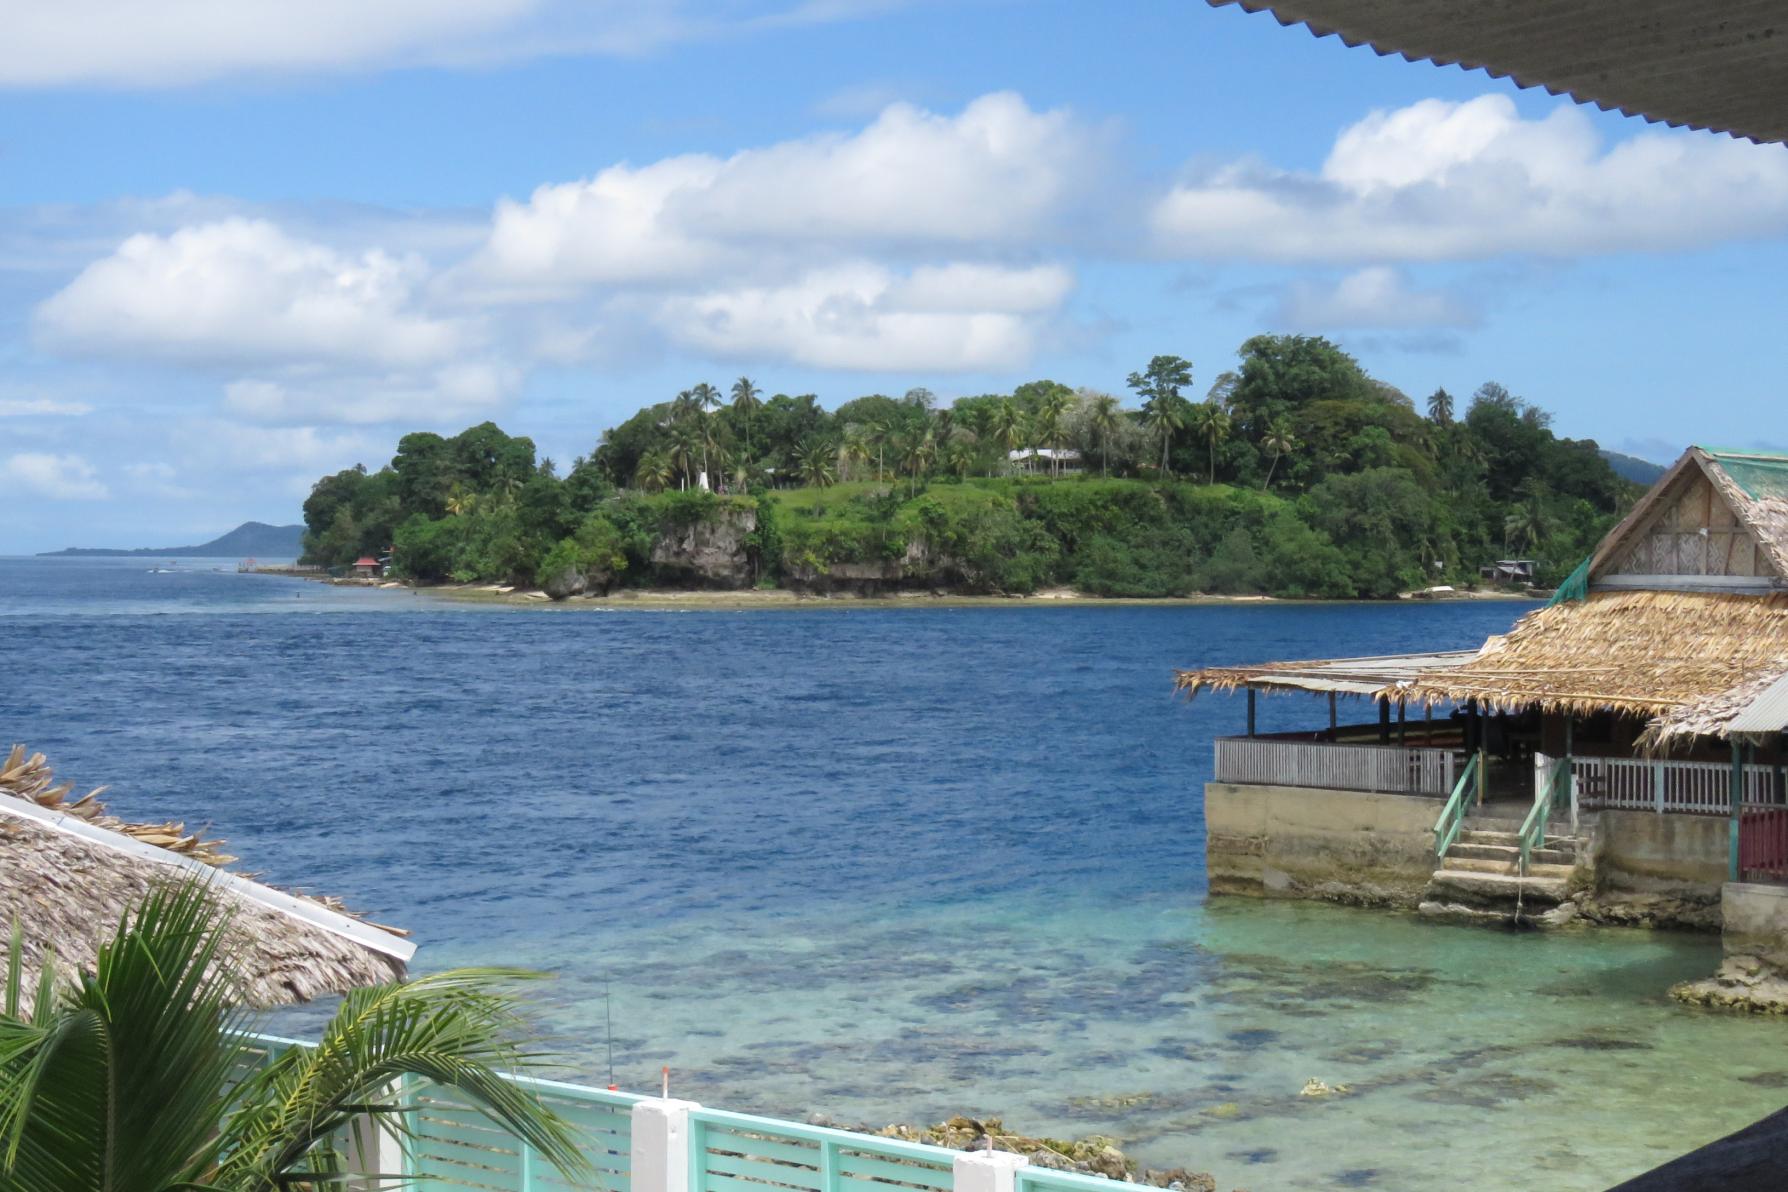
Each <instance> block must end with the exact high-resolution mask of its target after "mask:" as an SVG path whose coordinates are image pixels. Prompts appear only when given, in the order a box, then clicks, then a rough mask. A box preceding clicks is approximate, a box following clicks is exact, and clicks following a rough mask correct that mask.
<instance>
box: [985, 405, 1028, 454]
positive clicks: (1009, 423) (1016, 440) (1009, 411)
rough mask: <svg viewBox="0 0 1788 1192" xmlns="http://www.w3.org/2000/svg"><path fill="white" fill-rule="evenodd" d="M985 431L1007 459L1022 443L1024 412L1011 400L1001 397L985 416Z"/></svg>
mask: <svg viewBox="0 0 1788 1192" xmlns="http://www.w3.org/2000/svg"><path fill="white" fill-rule="evenodd" d="M987 429H988V431H989V432H990V433H991V434H992V435H993V441H994V442H995V443H996V444H998V445H999V446H1000V447H1001V448H1003V449H1004V450H1005V452H1006V456H1007V458H1011V455H1012V452H1014V451H1016V450H1018V445H1019V444H1020V443H1022V442H1024V437H1025V435H1024V429H1025V428H1024V411H1022V410H1020V409H1019V408H1018V403H1017V402H1015V401H1013V400H1012V399H1011V398H1009V397H1002V398H1000V400H999V402H998V404H996V405H995V406H994V407H993V411H992V412H991V413H990V414H988V416H987Z"/></svg>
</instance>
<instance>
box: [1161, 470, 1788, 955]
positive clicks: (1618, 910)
mask: <svg viewBox="0 0 1788 1192" xmlns="http://www.w3.org/2000/svg"><path fill="white" fill-rule="evenodd" d="M1177 686H1178V688H1179V690H1181V691H1183V692H1185V693H1187V694H1195V693H1197V692H1199V691H1205V690H1215V691H1238V690H1239V691H1246V692H1247V695H1248V731H1247V733H1246V735H1244V736H1238V737H1229V738H1220V739H1219V740H1218V741H1217V743H1216V768H1215V774H1214V777H1215V781H1214V782H1213V783H1212V784H1211V786H1210V787H1209V788H1208V790H1207V804H1206V815H1207V827H1208V834H1207V835H1208V840H1209V846H1208V847H1209V850H1210V853H1211V861H1212V864H1211V871H1212V884H1213V888H1214V889H1217V890H1219V891H1222V890H1225V889H1232V890H1237V891H1243V892H1254V893H1263V892H1280V893H1288V892H1289V893H1300V892H1302V893H1314V894H1317V895H1323V894H1325V893H1326V894H1327V896H1331V897H1343V898H1354V899H1355V900H1369V901H1391V902H1401V903H1408V902H1412V901H1413V902H1416V903H1426V904H1428V905H1430V907H1439V906H1457V907H1466V908H1469V909H1473V910H1478V911H1490V912H1494V913H1501V912H1502V911H1504V910H1506V909H1507V908H1508V907H1509V906H1510V905H1516V906H1521V907H1523V908H1535V907H1538V908H1542V909H1543V908H1545V907H1548V906H1558V905H1562V904H1566V903H1569V904H1570V908H1569V909H1568V910H1567V911H1566V912H1565V913H1566V914H1570V913H1575V912H1576V911H1579V910H1582V909H1583V908H1584V907H1586V906H1587V907H1589V908H1592V909H1599V910H1600V911H1601V912H1603V913H1605V914H1606V915H1608V916H1609V917H1614V918H1622V917H1626V918H1631V917H1639V918H1652V919H1663V920H1666V921H1675V922H1682V923H1688V924H1693V925H1701V926H1712V925H1716V924H1717V923H1718V922H1719V921H1720V919H1721V917H1722V913H1723V912H1722V910H1721V905H1722V899H1723V897H1727V896H1729V895H1730V893H1731V892H1730V890H1729V889H1727V887H1728V886H1729V885H1730V884H1732V883H1739V882H1741V881H1742V882H1745V883H1750V884H1756V883H1764V884H1769V885H1773V886H1776V887H1778V888H1779V889H1780V890H1781V891H1782V893H1783V894H1785V895H1788V784H1785V783H1784V772H1783V771H1784V763H1785V762H1788V751H1785V750H1784V748H1783V743H1784V732H1785V731H1788V456H1782V455H1773V454H1765V453H1759V452H1745V451H1721V450H1714V449H1709V448H1699V447H1697V448H1691V449H1690V450H1689V451H1688V452H1686V453H1685V454H1684V455H1683V456H1682V457H1681V458H1680V459H1679V460H1677V462H1676V463H1675V464H1674V465H1673V466H1672V467H1671V468H1670V469H1669V470H1668V471H1667V472H1666V473H1665V475H1664V476H1663V477H1662V478H1660V479H1659V480H1658V482H1657V483H1656V484H1655V485H1654V486H1653V487H1652V488H1651V489H1650V491H1648V492H1647V493H1646V494H1645V496H1644V497H1643V498H1642V499H1641V500H1640V501H1639V502H1638V504H1637V505H1636V506H1635V507H1634V509H1633V511H1632V512H1631V513H1630V514H1629V515H1628V516H1627V517H1626V518H1625V519H1624V520H1623V521H1622V522H1621V523H1620V524H1619V525H1618V526H1616V527H1615V528H1614V529H1613V530H1612V531H1610V532H1609V534H1608V535H1607V536H1606V537H1605V538H1604V539H1603V541H1602V542H1601V543H1600V544H1599V545H1598V547H1597V548H1596V550H1595V552H1594V554H1593V555H1592V556H1591V557H1590V558H1589V559H1588V560H1586V561H1585V562H1584V564H1583V566H1582V567H1580V568H1578V570H1577V571H1576V572H1575V573H1574V574H1573V575H1572V576H1571V577H1570V579H1569V580H1567V581H1566V583H1565V584H1564V585H1563V586H1562V587H1561V588H1560V589H1559V591H1558V593H1557V594H1556V595H1555V596H1554V598H1553V600H1552V602H1551V603H1550V604H1549V605H1547V606H1546V607H1544V608H1541V609H1539V610H1536V611H1535V612H1533V613H1530V614H1529V615H1527V616H1525V617H1523V618H1522V619H1521V620H1520V621H1519V622H1518V623H1517V624H1516V625H1515V627H1514V628H1513V629H1512V630H1511V631H1510V632H1509V633H1507V634H1504V635H1500V636H1497V637H1492V638H1491V639H1490V640H1488V641H1486V642H1485V643H1484V644H1483V646H1482V647H1480V648H1479V649H1477V650H1469V651H1463V652H1452V653H1434V654H1415V655H1404V656H1398V657H1389V658H1386V657H1375V658H1330V659H1317V660H1310V661H1296V662H1287V661H1276V662H1265V663H1261V664H1258V665H1249V666H1220V667H1206V668H1202V669H1197V670H1186V671H1181V672H1179V674H1178V676H1177ZM1260 692H1315V693H1320V694H1325V695H1326V696H1327V697H1328V702H1329V715H1328V724H1327V726H1326V727H1323V728H1317V729H1314V730H1311V731H1306V732H1294V733H1278V734H1271V735H1263V734H1261V733H1259V732H1257V731H1256V724H1257V721H1256V709H1255V696H1256V694H1257V693H1260ZM1348 696H1354V697H1364V698H1367V699H1370V700H1372V701H1373V702H1374V703H1375V704H1376V708H1377V713H1378V715H1377V718H1376V723H1366V724H1359V725H1352V726H1347V725H1342V724H1341V723H1339V721H1338V718H1337V715H1336V703H1337V699H1338V698H1345V697H1348ZM1417 718H1419V721H1418V719H1417ZM1331 796H1332V797H1331ZM1268 808H1270V809H1271V810H1270V812H1268V811H1266V810H1263V809H1268ZM1269 819H1270V820H1271V823H1269V822H1267V821H1268V820H1269ZM1306 854H1308V855H1306ZM1350 869H1352V870H1353V871H1355V872H1354V874H1353V875H1352V876H1351V877H1350V876H1349V872H1348V871H1349V870H1350ZM1360 873H1364V874H1365V875H1366V876H1364V877H1363V878H1362V877H1360V876H1359V874H1360ZM1362 891H1369V892H1371V893H1370V895H1367V894H1363V893H1362ZM1772 896H1774V895H1773V893H1772ZM1635 906H1640V907H1649V908H1650V909H1649V910H1635V909H1634V907H1635ZM1782 911H1783V924H1784V934H1785V935H1788V898H1783V900H1782Z"/></svg>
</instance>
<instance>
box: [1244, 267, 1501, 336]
mask: <svg viewBox="0 0 1788 1192" xmlns="http://www.w3.org/2000/svg"><path fill="white" fill-rule="evenodd" d="M1275 321H1276V322H1277V323H1279V324H1280V325H1281V326H1286V327H1295V328H1299V329H1303V330H1313V331H1332V330H1339V329H1349V328H1361V327H1377V328H1388V327H1470V326H1473V325H1475V324H1476V323H1477V321H1478V316H1477V312H1476V311H1474V310H1473V309H1472V308H1471V307H1470V306H1468V305H1467V304H1466V303H1464V302H1462V301H1461V300H1460V299H1458V298H1457V297H1455V296H1453V295H1452V294H1449V293H1447V292H1446V291H1444V290H1424V289H1417V288H1415V287H1413V286H1411V285H1410V283H1409V279H1408V278H1407V277H1405V276H1404V275H1403V273H1402V272H1401V271H1400V270H1397V269H1393V268H1391V267H1389V266H1386V265H1372V266H1368V267H1367V268H1364V269H1359V270H1356V271H1354V272H1352V273H1349V274H1347V275H1346V276H1345V277H1342V278H1341V279H1339V280H1338V281H1335V282H1333V283H1322V282H1316V281H1310V280H1300V281H1295V282H1293V283H1292V284H1291V285H1290V286H1289V287H1287V289H1286V291H1285V294H1284V295H1283V297H1282V299H1281V301H1280V304H1279V310H1278V314H1277V318H1276V319H1275Z"/></svg>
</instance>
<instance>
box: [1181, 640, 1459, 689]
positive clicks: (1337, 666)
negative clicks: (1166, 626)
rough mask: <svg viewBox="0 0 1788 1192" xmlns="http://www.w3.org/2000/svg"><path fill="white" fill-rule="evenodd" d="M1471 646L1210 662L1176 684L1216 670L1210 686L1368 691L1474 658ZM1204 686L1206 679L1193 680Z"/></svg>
mask: <svg viewBox="0 0 1788 1192" xmlns="http://www.w3.org/2000/svg"><path fill="white" fill-rule="evenodd" d="M1477 655H1478V651H1476V650H1454V651H1450V652H1448V653H1444V654H1384V655H1376V656H1373V657H1368V658H1317V659H1312V660H1310V661H1308V662H1269V663H1263V664H1261V665H1259V666H1233V667H1228V666H1226V667H1213V668H1210V669H1207V670H1204V671H1185V672H1182V674H1181V678H1180V684H1179V685H1180V686H1181V687H1186V686H1189V685H1190V684H1189V683H1188V682H1187V677H1188V676H1192V675H1210V676H1216V675H1219V674H1220V675H1222V676H1223V678H1222V679H1221V680H1219V681H1218V682H1217V683H1215V684H1209V685H1213V686H1222V687H1249V688H1253V689H1254V690H1256V691H1319V692H1320V691H1332V692H1335V693H1336V694H1338V695H1373V694H1375V693H1377V692H1379V691H1382V690H1383V689H1384V688H1386V687H1393V686H1396V685H1399V684H1403V683H1411V682H1414V681H1415V680H1416V679H1417V678H1419V677H1421V676H1422V675H1424V674H1427V673H1428V672H1429V671H1434V670H1439V669H1442V668H1444V667H1449V666H1458V665H1459V664H1461V663H1463V662H1467V661H1469V660H1471V659H1473V658H1476V657H1477ZM1199 685H1206V684H1203V683H1201V684H1199Z"/></svg>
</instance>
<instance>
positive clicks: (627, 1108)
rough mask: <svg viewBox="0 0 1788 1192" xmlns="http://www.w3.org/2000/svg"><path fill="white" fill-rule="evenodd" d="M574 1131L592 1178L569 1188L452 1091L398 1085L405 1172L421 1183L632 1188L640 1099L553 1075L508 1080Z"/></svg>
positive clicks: (557, 1189)
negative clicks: (404, 1115) (405, 1125)
mask: <svg viewBox="0 0 1788 1192" xmlns="http://www.w3.org/2000/svg"><path fill="white" fill-rule="evenodd" d="M512 1079H513V1080H514V1081H515V1083H516V1084H518V1085H521V1086H522V1087H523V1088H526V1089H529V1090H530V1091H532V1092H533V1093H534V1094H535V1095H536V1096H538V1097H539V1098H540V1099H541V1100H542V1101H543V1102H545V1103H546V1105H547V1107H548V1108H550V1109H552V1110H553V1111H554V1112H555V1113H557V1114H558V1115H559V1116H560V1117H562V1118H564V1119H565V1120H566V1121H568V1122H570V1123H571V1125H572V1128H573V1129H575V1130H576V1131H577V1132H578V1137H579V1141H580V1143H581V1144H582V1150H583V1153H584V1157H585V1158H586V1159H588V1160H589V1161H590V1165H591V1166H592V1167H594V1168H595V1169H596V1175H597V1180H598V1181H599V1182H598V1183H595V1184H579V1185H575V1186H574V1185H571V1184H568V1183H566V1182H565V1181H564V1180H563V1179H561V1178H560V1177H559V1173H558V1172H557V1171H555V1170H553V1168H552V1166H551V1165H550V1164H547V1163H544V1162H542V1161H540V1159H539V1158H538V1157H537V1156H536V1155H534V1154H533V1153H532V1152H531V1151H530V1149H529V1148H528V1147H527V1146H525V1145H524V1144H522V1143H521V1142H519V1141H517V1140H516V1139H515V1138H514V1137H513V1136H511V1135H510V1134H509V1133H508V1132H507V1131H505V1130H504V1129H503V1128H502V1127H500V1126H498V1125H497V1124H496V1123H495V1122H493V1121H491V1120H490V1119H489V1118H487V1117H485V1116H484V1115H483V1114H482V1113H480V1112H479V1111H478V1110H476V1109H474V1108H472V1106H471V1105H470V1104H469V1103H468V1102H467V1101H466V1100H464V1099H463V1098H462V1097H460V1096H459V1095H458V1094H457V1093H455V1092H454V1090H452V1089H444V1088H441V1087H439V1086H437V1085H433V1084H429V1083H427V1082H426V1081H414V1082H406V1083H405V1085H404V1087H403V1088H402V1089H401V1090H400V1094H399V1095H400V1097H401V1098H402V1102H403V1103H404V1104H405V1105H409V1106H411V1107H412V1109H411V1111H410V1131H411V1137H410V1145H409V1156H408V1170H407V1171H406V1172H405V1174H406V1175H408V1176H410V1177H411V1178H412V1179H415V1180H419V1181H422V1186H423V1187H426V1188H475V1189H483V1190H486V1192H573V1189H574V1188H575V1192H632V1188H633V1184H632V1172H631V1166H632V1163H631V1160H632V1138H633V1130H632V1123H633V1118H632V1113H633V1105H634V1103H635V1102H637V1101H639V1100H640V1098H638V1097H636V1096H633V1095H631V1094H628V1093H611V1092H608V1091H606V1090H603V1089H593V1088H586V1087H584V1086H583V1085H576V1084H562V1083H560V1082H558V1081H553V1080H534V1079H529V1078H527V1077H512Z"/></svg>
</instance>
